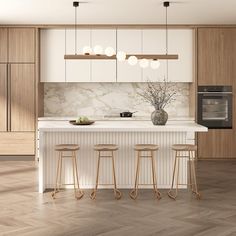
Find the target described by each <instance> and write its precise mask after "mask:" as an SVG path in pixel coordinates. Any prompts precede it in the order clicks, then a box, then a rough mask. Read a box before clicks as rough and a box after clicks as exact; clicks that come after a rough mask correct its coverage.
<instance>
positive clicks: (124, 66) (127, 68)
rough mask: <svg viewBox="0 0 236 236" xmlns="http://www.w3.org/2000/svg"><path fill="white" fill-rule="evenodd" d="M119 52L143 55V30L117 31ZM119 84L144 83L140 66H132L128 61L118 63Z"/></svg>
mask: <svg viewBox="0 0 236 236" xmlns="http://www.w3.org/2000/svg"><path fill="white" fill-rule="evenodd" d="M117 51H124V52H126V53H127V54H132V53H133V54H142V30H141V29H140V30H139V29H138V30H133V29H127V30H126V29H124V30H117ZM117 82H142V69H141V67H140V66H139V64H136V65H135V66H131V65H129V64H128V61H124V62H119V61H117Z"/></svg>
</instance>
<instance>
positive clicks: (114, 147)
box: [94, 144, 118, 152]
mask: <svg viewBox="0 0 236 236" xmlns="http://www.w3.org/2000/svg"><path fill="white" fill-rule="evenodd" d="M94 150H95V151H101V152H102V151H104V152H105V151H117V150H118V146H117V145H115V144H97V145H95V146H94Z"/></svg>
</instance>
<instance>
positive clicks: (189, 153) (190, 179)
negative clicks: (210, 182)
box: [188, 151, 193, 192]
mask: <svg viewBox="0 0 236 236" xmlns="http://www.w3.org/2000/svg"><path fill="white" fill-rule="evenodd" d="M188 161H189V163H188V169H189V186H191V190H192V192H193V176H192V160H191V152H190V151H189V152H188Z"/></svg>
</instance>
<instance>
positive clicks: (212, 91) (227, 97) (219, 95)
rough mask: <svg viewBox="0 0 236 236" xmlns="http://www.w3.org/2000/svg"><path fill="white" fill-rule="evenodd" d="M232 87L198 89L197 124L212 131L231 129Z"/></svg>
mask: <svg viewBox="0 0 236 236" xmlns="http://www.w3.org/2000/svg"><path fill="white" fill-rule="evenodd" d="M232 107H233V106H232V86H199V87H198V112H197V113H198V123H199V124H201V125H204V126H206V127H208V128H212V129H231V128H232Z"/></svg>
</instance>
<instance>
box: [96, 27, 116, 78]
mask: <svg viewBox="0 0 236 236" xmlns="http://www.w3.org/2000/svg"><path fill="white" fill-rule="evenodd" d="M96 45H100V46H101V47H102V48H103V50H105V49H106V48H107V47H112V48H113V49H114V50H115V51H116V30H110V29H109V30H104V29H101V30H92V31H91V46H92V48H94V47H95V46H96ZM91 82H116V61H115V60H99V61H98V60H91Z"/></svg>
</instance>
